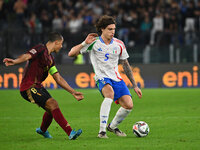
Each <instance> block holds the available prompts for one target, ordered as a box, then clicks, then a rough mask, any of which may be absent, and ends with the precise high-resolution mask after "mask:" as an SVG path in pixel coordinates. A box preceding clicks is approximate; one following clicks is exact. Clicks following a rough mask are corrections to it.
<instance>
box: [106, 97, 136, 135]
mask: <svg viewBox="0 0 200 150" xmlns="http://www.w3.org/2000/svg"><path fill="white" fill-rule="evenodd" d="M118 101H119V104H120V105H121V107H120V108H119V109H118V111H117V113H116V115H115V117H114V118H113V120H112V122H111V124H109V125H108V127H107V129H108V130H109V131H111V132H114V133H115V134H116V135H117V136H126V134H125V133H123V132H122V131H121V130H119V129H118V127H117V126H118V125H119V124H120V123H121V122H122V121H123V120H124V119H125V118H126V117H127V116H128V114H129V113H130V112H131V110H132V107H133V102H132V99H131V97H130V96H129V95H124V96H122V97H121V98H120V99H119V100H118Z"/></svg>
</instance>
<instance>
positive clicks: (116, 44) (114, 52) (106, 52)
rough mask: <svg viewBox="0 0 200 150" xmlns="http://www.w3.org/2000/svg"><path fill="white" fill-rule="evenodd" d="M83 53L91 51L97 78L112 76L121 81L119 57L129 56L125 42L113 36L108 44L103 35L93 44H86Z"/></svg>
mask: <svg viewBox="0 0 200 150" xmlns="http://www.w3.org/2000/svg"><path fill="white" fill-rule="evenodd" d="M80 52H81V53H85V52H89V55H90V60H91V63H92V66H93V69H94V72H95V80H96V81H97V80H99V79H100V80H101V79H103V78H110V79H112V80H114V81H121V80H122V78H121V76H120V74H119V71H118V62H119V59H121V60H124V59H127V58H128V57H129V55H128V53H127V51H126V47H125V45H124V43H123V42H122V41H121V40H119V39H117V38H113V39H112V40H111V42H110V44H109V45H106V44H105V43H104V41H103V39H102V38H101V37H98V38H96V40H95V41H94V42H93V43H92V44H87V46H84V47H83V48H82V49H81V51H80Z"/></svg>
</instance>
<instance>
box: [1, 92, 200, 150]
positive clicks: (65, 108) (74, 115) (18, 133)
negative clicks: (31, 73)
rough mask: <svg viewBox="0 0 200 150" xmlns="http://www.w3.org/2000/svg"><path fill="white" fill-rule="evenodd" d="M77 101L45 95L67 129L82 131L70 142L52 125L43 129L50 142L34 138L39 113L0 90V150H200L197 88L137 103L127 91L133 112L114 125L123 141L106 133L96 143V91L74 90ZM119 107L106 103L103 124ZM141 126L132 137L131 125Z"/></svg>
mask: <svg viewBox="0 0 200 150" xmlns="http://www.w3.org/2000/svg"><path fill="white" fill-rule="evenodd" d="M78 91H81V92H83V93H84V96H85V99H84V100H83V101H80V102H78V101H76V100H75V99H74V98H73V97H72V96H71V95H70V94H69V93H67V92H65V91H64V90H49V92H50V93H51V95H52V96H53V97H54V98H55V99H56V100H57V101H58V103H59V106H60V108H61V111H62V112H63V114H64V116H65V117H66V119H67V120H68V122H69V123H70V125H71V126H72V128H75V129H79V128H82V129H83V133H82V135H81V136H80V137H79V138H78V139H77V140H74V141H70V140H68V137H67V136H66V134H65V133H64V132H63V130H62V129H61V128H60V127H59V125H58V124H57V123H56V122H55V121H53V122H52V124H51V126H50V128H49V129H48V130H49V132H50V133H51V135H52V136H53V139H45V138H43V137H42V136H40V135H38V134H36V132H35V129H36V128H37V127H39V126H40V123H41V120H42V115H43V112H44V111H43V110H42V109H41V108H39V107H38V106H37V105H34V104H31V103H28V102H27V101H25V100H23V99H22V98H21V96H20V94H19V91H18V90H0V149H1V150H46V149H47V150H56V149H59V150H64V149H65V150H82V149H85V150H107V149H108V150H156V149H158V150H176V149H178V150H198V149H200V89H143V90H142V91H143V98H142V99H139V98H137V96H136V94H135V93H134V91H133V89H131V93H132V95H133V101H134V110H133V111H132V112H131V114H129V116H128V117H127V118H126V119H125V120H124V121H123V122H122V124H120V126H119V128H120V129H121V130H122V131H124V132H125V133H126V134H127V137H117V136H116V135H114V134H112V133H109V132H108V133H107V134H108V136H109V139H98V138H97V134H98V131H99V108H100V104H101V102H102V99H103V98H102V96H101V94H100V93H99V92H98V90H97V89H79V90H78ZM118 108H119V105H116V104H114V103H113V104H112V108H111V113H110V118H109V122H110V121H111V120H112V118H113V117H114V115H115V113H116V111H117V109H118ZM140 120H142V121H145V122H147V123H148V124H149V126H150V133H149V135H148V136H147V137H145V138H137V137H135V135H134V134H133V132H132V126H133V124H134V123H135V122H136V121H140Z"/></svg>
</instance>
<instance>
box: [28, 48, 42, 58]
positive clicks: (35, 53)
mask: <svg viewBox="0 0 200 150" xmlns="http://www.w3.org/2000/svg"><path fill="white" fill-rule="evenodd" d="M44 50H45V49H44V48H43V47H42V46H37V47H33V48H32V49H30V50H29V51H28V52H27V54H30V55H31V56H32V59H35V58H36V57H37V56H39V55H40V54H42V53H44Z"/></svg>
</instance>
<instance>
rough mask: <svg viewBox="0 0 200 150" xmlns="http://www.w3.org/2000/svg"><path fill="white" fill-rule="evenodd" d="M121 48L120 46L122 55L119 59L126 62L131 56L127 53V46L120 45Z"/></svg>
mask: <svg viewBox="0 0 200 150" xmlns="http://www.w3.org/2000/svg"><path fill="white" fill-rule="evenodd" d="M119 46H120V49H121V53H120V57H119V59H121V60H124V59H127V58H129V55H128V53H127V50H126V47H125V45H124V44H120V45H119Z"/></svg>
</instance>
